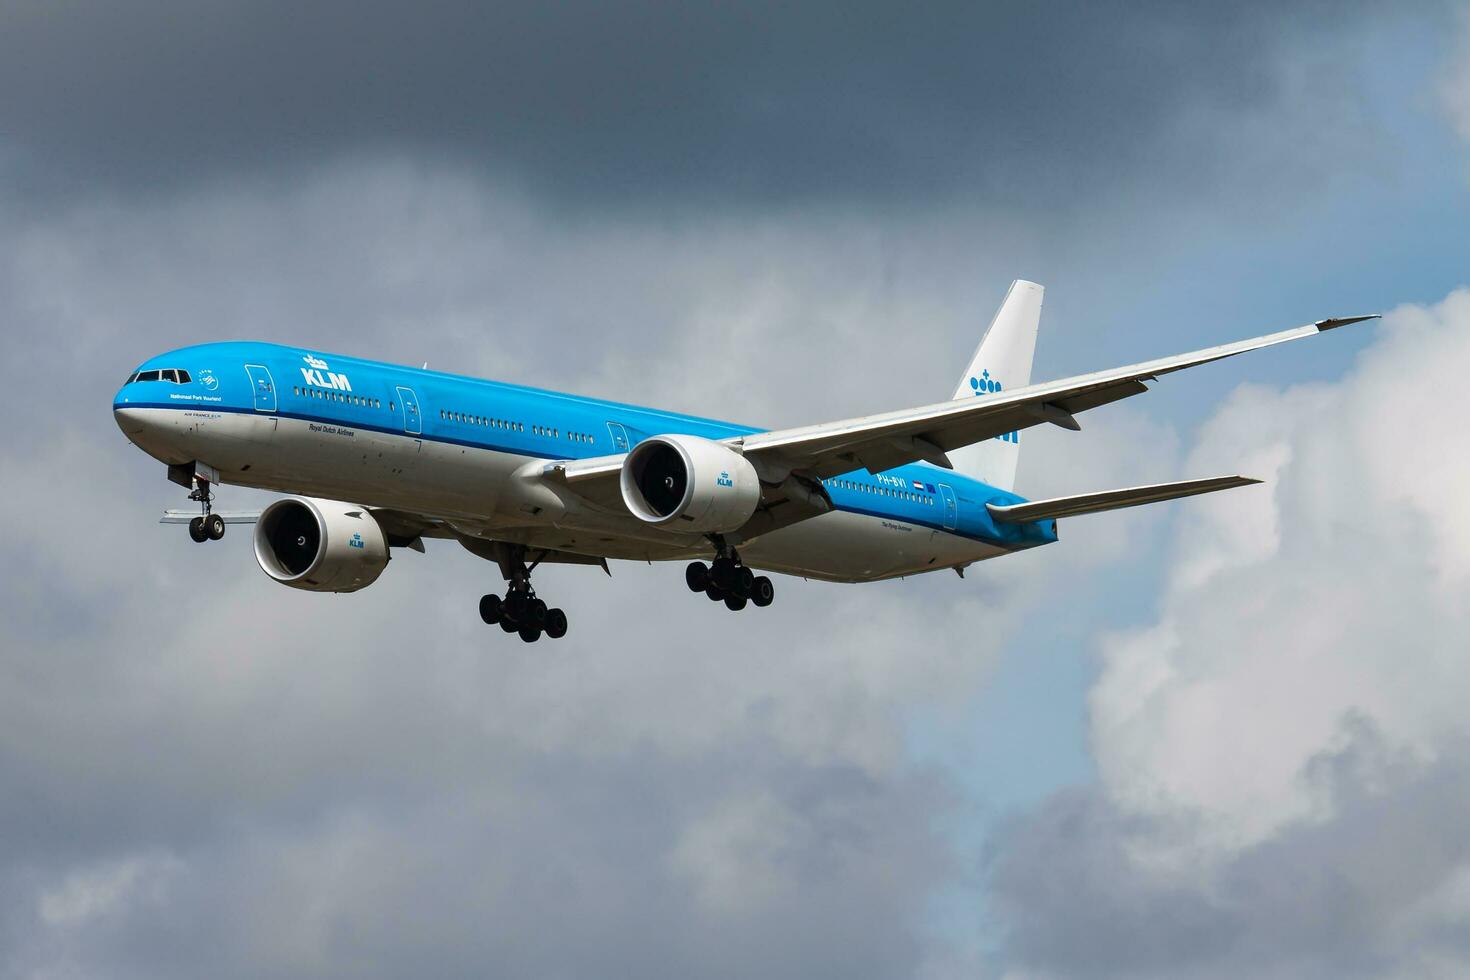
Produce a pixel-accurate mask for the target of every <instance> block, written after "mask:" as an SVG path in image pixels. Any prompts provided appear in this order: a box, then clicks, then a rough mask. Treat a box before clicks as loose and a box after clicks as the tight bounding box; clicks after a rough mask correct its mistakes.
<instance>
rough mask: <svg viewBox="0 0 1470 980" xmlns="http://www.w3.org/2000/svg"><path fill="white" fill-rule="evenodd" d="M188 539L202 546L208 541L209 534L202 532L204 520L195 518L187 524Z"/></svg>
mask: <svg viewBox="0 0 1470 980" xmlns="http://www.w3.org/2000/svg"><path fill="white" fill-rule="evenodd" d="M189 537H191V538H193V539H194V541H195V543H197V544H203V543H204V542H206V541H208V540H209V532H208V531H206V530H204V518H202V517H196V518H194V519H193V520H192V521H190V522H189Z"/></svg>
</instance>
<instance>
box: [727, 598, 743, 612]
mask: <svg viewBox="0 0 1470 980" xmlns="http://www.w3.org/2000/svg"><path fill="white" fill-rule="evenodd" d="M746 601H747V600H746V598H745V597H744V596H738V595H732V596H726V597H725V608H726V609H728V610H730V611H731V612H739V611H740V610H742V609H744V608H745V603H746Z"/></svg>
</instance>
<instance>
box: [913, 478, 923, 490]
mask: <svg viewBox="0 0 1470 980" xmlns="http://www.w3.org/2000/svg"><path fill="white" fill-rule="evenodd" d="M914 489H915V490H923V489H924V484H922V483H920V482H919V481H918V480H915V481H914Z"/></svg>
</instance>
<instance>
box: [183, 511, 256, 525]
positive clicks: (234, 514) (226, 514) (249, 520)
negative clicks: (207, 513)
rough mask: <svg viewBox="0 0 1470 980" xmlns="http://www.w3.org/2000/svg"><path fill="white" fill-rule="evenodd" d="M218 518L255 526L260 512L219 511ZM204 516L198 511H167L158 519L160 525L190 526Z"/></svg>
mask: <svg viewBox="0 0 1470 980" xmlns="http://www.w3.org/2000/svg"><path fill="white" fill-rule="evenodd" d="M214 513H215V515H216V516H218V517H223V518H224V520H225V523H226V524H254V523H255V522H256V521H258V520H260V511H258V510H217V511H214ZM200 516H202V515H201V514H200V512H199V511H197V510H166V511H164V512H163V516H162V517H160V518H159V519H158V523H160V524H188V523H189V522H190V521H192V520H193V519H194V518H196V517H200Z"/></svg>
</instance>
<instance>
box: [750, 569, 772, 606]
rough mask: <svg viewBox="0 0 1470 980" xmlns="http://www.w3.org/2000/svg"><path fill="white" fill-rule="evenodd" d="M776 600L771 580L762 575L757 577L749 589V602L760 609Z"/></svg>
mask: <svg viewBox="0 0 1470 980" xmlns="http://www.w3.org/2000/svg"><path fill="white" fill-rule="evenodd" d="M775 598H776V587H775V586H774V585H772V584H771V580H770V579H768V578H766V577H765V576H764V575H757V576H756V578H755V582H753V583H752V585H751V589H750V601H751V602H753V603H755V604H756V605H757V606H760V607H762V608H764V607H766V606H769V605H770V604H771V600H773V599H775Z"/></svg>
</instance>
